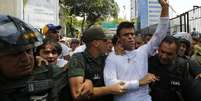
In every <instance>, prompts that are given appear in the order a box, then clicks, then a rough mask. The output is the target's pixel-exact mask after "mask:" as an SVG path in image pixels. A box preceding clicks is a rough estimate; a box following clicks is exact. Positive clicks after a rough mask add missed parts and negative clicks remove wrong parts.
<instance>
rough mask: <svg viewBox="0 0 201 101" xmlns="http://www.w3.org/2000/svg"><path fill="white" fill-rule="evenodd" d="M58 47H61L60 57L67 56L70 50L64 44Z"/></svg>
mask: <svg viewBox="0 0 201 101" xmlns="http://www.w3.org/2000/svg"><path fill="white" fill-rule="evenodd" d="M60 45H61V47H62V52H61V55H62V56H66V55H69V54H70V50H71V49H70V48H69V47H68V46H66V45H65V44H63V43H60Z"/></svg>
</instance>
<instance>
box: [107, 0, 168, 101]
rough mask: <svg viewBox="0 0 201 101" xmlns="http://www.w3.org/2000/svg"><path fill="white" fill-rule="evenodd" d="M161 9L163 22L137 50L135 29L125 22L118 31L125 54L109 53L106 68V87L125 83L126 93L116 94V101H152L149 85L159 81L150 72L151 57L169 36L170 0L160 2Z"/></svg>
mask: <svg viewBox="0 0 201 101" xmlns="http://www.w3.org/2000/svg"><path fill="white" fill-rule="evenodd" d="M160 4H161V6H162V11H161V18H160V23H159V25H158V27H157V29H156V32H155V33H154V35H153V37H152V38H151V40H150V41H149V42H148V43H147V44H145V45H143V46H141V47H139V48H138V49H136V50H135V40H134V37H133V35H134V26H133V25H132V24H131V23H129V22H122V23H120V25H119V26H118V28H117V36H118V39H119V42H120V44H121V45H122V47H123V48H124V50H125V54H123V55H116V54H115V52H113V53H111V54H109V56H108V57H107V60H106V64H105V69H104V80H105V83H106V85H107V86H109V85H112V84H115V83H117V82H120V81H123V82H124V86H125V89H126V91H125V93H124V94H123V95H115V99H114V100H115V101H151V97H150V95H149V87H148V84H150V83H152V82H155V81H156V80H158V78H157V77H156V76H155V75H153V74H149V73H148V57H149V56H150V55H152V54H153V53H154V51H155V49H156V48H157V47H158V46H159V44H160V42H161V41H162V40H163V39H164V37H165V36H166V35H167V30H168V25H169V18H168V16H169V11H168V10H169V9H168V0H160Z"/></svg>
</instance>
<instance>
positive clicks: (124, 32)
mask: <svg viewBox="0 0 201 101" xmlns="http://www.w3.org/2000/svg"><path fill="white" fill-rule="evenodd" d="M119 41H120V43H121V44H122V47H123V48H124V49H125V50H128V51H131V50H133V49H135V39H134V29H133V28H123V29H121V30H120V34H119Z"/></svg>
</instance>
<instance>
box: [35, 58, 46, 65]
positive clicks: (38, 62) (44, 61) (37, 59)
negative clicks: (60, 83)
mask: <svg viewBox="0 0 201 101" xmlns="http://www.w3.org/2000/svg"><path fill="white" fill-rule="evenodd" d="M36 64H37V66H38V67H40V66H41V65H48V61H47V60H45V59H44V58H42V57H41V56H36Z"/></svg>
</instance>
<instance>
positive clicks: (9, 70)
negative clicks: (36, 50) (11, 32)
mask: <svg viewBox="0 0 201 101" xmlns="http://www.w3.org/2000/svg"><path fill="white" fill-rule="evenodd" d="M0 60H1V61H0V73H2V74H3V75H5V76H6V77H8V78H18V77H21V76H24V75H29V74H31V73H32V70H33V67H34V56H33V51H32V49H29V50H26V51H22V52H17V53H14V54H8V55H4V56H0Z"/></svg>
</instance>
